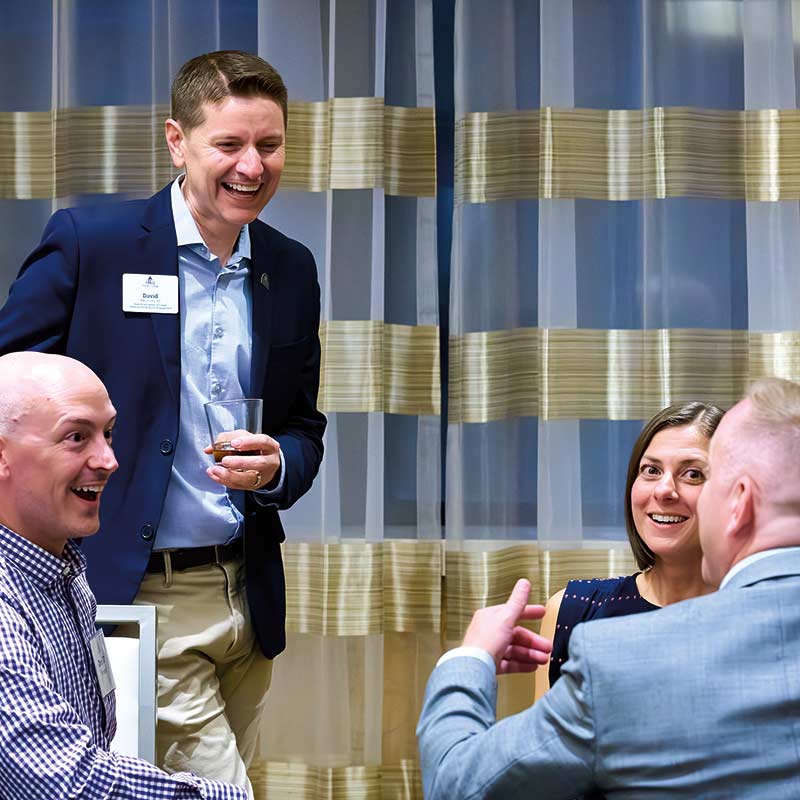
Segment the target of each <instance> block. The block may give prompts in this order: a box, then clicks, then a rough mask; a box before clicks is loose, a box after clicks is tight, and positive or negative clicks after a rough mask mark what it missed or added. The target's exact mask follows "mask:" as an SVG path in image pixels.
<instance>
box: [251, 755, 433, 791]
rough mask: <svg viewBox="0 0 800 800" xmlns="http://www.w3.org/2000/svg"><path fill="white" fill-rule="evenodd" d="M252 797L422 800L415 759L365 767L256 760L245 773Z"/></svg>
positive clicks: (420, 781) (420, 783) (419, 775)
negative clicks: (250, 783)
mask: <svg viewBox="0 0 800 800" xmlns="http://www.w3.org/2000/svg"><path fill="white" fill-rule="evenodd" d="M248 774H249V775H250V779H251V781H252V783H253V792H254V795H255V797H256V798H257V799H258V800H260V799H261V798H269V797H287V798H288V797H298V798H300V797H302V798H303V800H422V778H421V774H420V769H419V764H418V763H417V761H416V760H411V759H406V760H403V761H401V762H400V763H398V764H382V765H381V766H375V767H366V766H361V765H351V766H342V767H315V766H310V765H308V764H303V763H299V762H277V761H256V762H255V763H254V764H253V766H252V767H251V768H250V769H249V770H248Z"/></svg>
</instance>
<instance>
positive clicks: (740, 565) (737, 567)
mask: <svg viewBox="0 0 800 800" xmlns="http://www.w3.org/2000/svg"><path fill="white" fill-rule="evenodd" d="M793 552H798V553H800V547H773V548H772V549H771V550H761V551H759V552H758V553H753V554H752V555H749V556H747V558H743V559H742V560H741V561H739V562H737V563H736V564H734V565H733V566H732V567H731V568H730V569H729V570H728V573H727V574H726V575H725V577H724V578H723V579H722V582H721V583H720V585H719V588H720V589H722V588H724V587H725V585H726V584H727V583H729V582H730V580H731V578H733V576H734V575H736V574H737V573H739V572H741V571H742V570H743V569H744V568H745V567H749V566H750V565H751V564H755V563H756V561H761V559H762V558H768V557H769V556H774V555H775V554H776V553H793Z"/></svg>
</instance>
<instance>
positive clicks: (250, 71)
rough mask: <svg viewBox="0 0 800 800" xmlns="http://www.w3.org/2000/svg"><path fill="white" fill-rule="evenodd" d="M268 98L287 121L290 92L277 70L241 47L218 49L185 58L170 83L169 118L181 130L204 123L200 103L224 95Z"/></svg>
mask: <svg viewBox="0 0 800 800" xmlns="http://www.w3.org/2000/svg"><path fill="white" fill-rule="evenodd" d="M231 96H233V97H269V98H270V99H272V100H274V101H275V102H276V103H277V104H278V105H279V106H280V107H281V111H282V112H283V124H284V127H285V126H286V124H287V122H288V115H289V110H288V101H289V94H288V92H287V91H286V84H284V82H283V78H281V76H280V75H279V74H278V71H277V70H276V69H275V68H274V67H273V66H271V65H270V64H268V63H267V62H266V61H264V59H263V58H259V57H258V56H255V55H253V54H252V53H245V52H243V51H241V50H217V51H216V52H214V53H204V54H203V55H201V56H196V57H195V58H193V59H191V60H190V61H187V62H186V63H185V64H184V65H183V66H182V67H181V68H180V69H179V70H178V74H177V75H176V76H175V80H174V81H173V82H172V96H171V100H172V118H173V119H174V120H176V121H177V122H178V123H180V125H181V127H182V128H183V129H184V131H189V130H191V129H192V128H196V127H197V126H198V125H202V124H203V103H219V102H220V101H222V100H224V99H225V98H226V97H231Z"/></svg>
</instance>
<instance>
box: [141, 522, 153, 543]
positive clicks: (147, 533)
mask: <svg viewBox="0 0 800 800" xmlns="http://www.w3.org/2000/svg"><path fill="white" fill-rule="evenodd" d="M139 533H140V534H141V537H142V539H144V540H145V541H146V542H149V541H150V540H151V539H152V538H153V536H155V534H156V532H155V531H154V530H153V526H152V525H151V524H150V523H149V522H148V523H147V524H146V525H142V529H141V531H139Z"/></svg>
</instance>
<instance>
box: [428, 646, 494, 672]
mask: <svg viewBox="0 0 800 800" xmlns="http://www.w3.org/2000/svg"><path fill="white" fill-rule="evenodd" d="M462 656H466V657H467V658H477V659H478V660H479V661H483V663H484V664H486V666H487V667H489V669H490V670H491V671H492V675H494V674H495V672H496V670H497V668H496V666H495V663H494V659H493V658H492V657H491V656H490V655H489V653H488V652H487V651H486V650H484V649H483V648H482V647H474V646H472V645H462V646H461V647H454V648H453V649H452V650H448V651H447V652H446V653H445V654H444V655H443V656H442V657H441V658H440V659H439V660H438V661H437V662H436V666H437V667H438V666H439V665H440V664H444V662H445V661H449V660H450V659H451V658H461V657H462Z"/></svg>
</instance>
